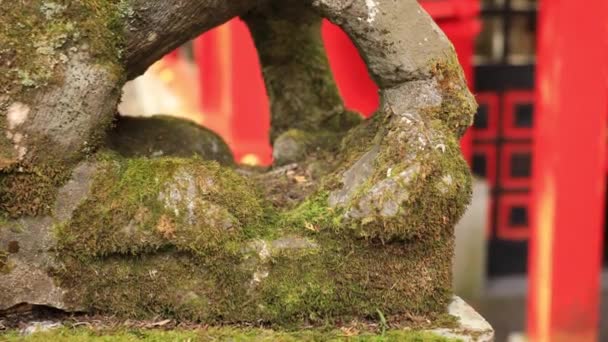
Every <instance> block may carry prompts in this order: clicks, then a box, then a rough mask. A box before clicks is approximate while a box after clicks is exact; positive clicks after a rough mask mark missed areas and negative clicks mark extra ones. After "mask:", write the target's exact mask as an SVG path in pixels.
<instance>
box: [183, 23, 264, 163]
mask: <svg viewBox="0 0 608 342" xmlns="http://www.w3.org/2000/svg"><path fill="white" fill-rule="evenodd" d="M194 53H195V58H196V62H197V64H198V67H199V74H200V84H201V108H202V111H203V113H204V114H205V121H204V124H205V125H206V126H207V127H209V128H211V129H212V130H214V131H216V132H217V133H218V134H220V135H221V136H222V137H223V138H224V139H225V140H226V142H227V143H228V144H229V145H230V147H231V149H232V152H233V153H234V156H235V159H236V160H237V161H240V160H241V158H242V157H244V156H245V155H248V154H253V155H255V156H256V157H257V158H258V160H259V163H260V164H261V165H268V164H270V163H271V162H272V151H271V147H270V143H269V141H268V130H269V128H270V115H269V112H270V109H269V104H268V97H267V95H266V90H265V86H264V80H263V78H262V74H261V68H260V64H259V60H258V55H257V51H256V49H255V46H254V44H253V40H252V39H251V35H250V34H249V30H248V29H247V26H246V25H245V23H243V22H242V21H241V20H240V19H233V20H231V21H229V22H228V23H226V24H224V25H222V26H220V27H217V28H215V29H213V30H211V31H208V32H207V33H205V34H203V35H201V36H200V37H198V38H197V39H195V40H194Z"/></svg>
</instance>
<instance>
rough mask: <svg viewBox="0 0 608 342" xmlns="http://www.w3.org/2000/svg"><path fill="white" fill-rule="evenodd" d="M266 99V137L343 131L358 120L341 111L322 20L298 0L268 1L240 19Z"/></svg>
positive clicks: (349, 113)
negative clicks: (253, 46) (251, 45)
mask: <svg viewBox="0 0 608 342" xmlns="http://www.w3.org/2000/svg"><path fill="white" fill-rule="evenodd" d="M244 19H245V21H246V22H247V25H248V26H249V29H250V31H251V34H252V36H253V39H254V41H255V44H256V47H257V49H258V53H259V56H260V61H261V64H262V71H263V74H264V80H265V82H266V90H267V92H268V96H269V97H270V103H271V111H272V116H271V140H273V141H274V140H275V139H276V138H277V137H278V136H279V135H280V134H282V133H283V132H285V131H287V130H289V129H299V130H302V131H307V132H317V131H319V130H327V131H344V130H346V129H348V128H350V127H352V126H353V125H354V124H356V123H358V122H360V121H361V118H360V116H359V115H358V114H356V113H353V112H349V111H346V110H345V109H344V106H343V104H342V99H341V98H340V94H339V93H338V89H337V88H336V85H335V82H334V79H333V76H332V73H331V69H330V67H329V62H328V60H327V56H326V54H325V49H324V46H323V41H322V37H321V20H322V18H321V17H320V16H319V15H318V14H317V13H315V12H314V11H313V10H312V9H311V8H309V6H307V5H305V4H302V3H301V2H299V1H293V0H290V1H287V2H286V1H271V2H269V3H268V4H267V5H262V6H261V7H260V8H258V9H256V10H254V11H252V12H250V13H248V14H247V15H246V16H245V17H244Z"/></svg>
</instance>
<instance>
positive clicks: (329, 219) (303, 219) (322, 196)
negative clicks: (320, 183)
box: [279, 191, 342, 232]
mask: <svg viewBox="0 0 608 342" xmlns="http://www.w3.org/2000/svg"><path fill="white" fill-rule="evenodd" d="M328 197H329V193H328V192H326V191H323V192H319V193H317V194H314V195H312V196H309V197H308V198H307V199H306V200H304V201H303V202H302V203H300V204H299V205H298V206H297V207H295V208H293V209H291V210H288V211H285V212H283V213H281V215H280V219H279V224H280V226H281V227H284V228H285V229H287V230H294V231H302V230H307V231H309V232H318V231H321V230H323V229H328V228H330V227H336V226H338V225H339V224H340V218H341V214H342V211H341V210H335V209H333V208H331V207H330V206H329V204H328V201H327V199H328Z"/></svg>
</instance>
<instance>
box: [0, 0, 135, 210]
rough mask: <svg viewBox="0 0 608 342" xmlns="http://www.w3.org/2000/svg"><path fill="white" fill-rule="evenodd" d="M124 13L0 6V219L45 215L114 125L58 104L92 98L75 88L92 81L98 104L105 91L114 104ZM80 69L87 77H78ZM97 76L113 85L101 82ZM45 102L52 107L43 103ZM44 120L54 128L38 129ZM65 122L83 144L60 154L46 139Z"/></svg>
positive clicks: (103, 8)
mask: <svg viewBox="0 0 608 342" xmlns="http://www.w3.org/2000/svg"><path fill="white" fill-rule="evenodd" d="M124 7H125V5H124V2H123V1H119V0H116V1H97V0H87V1H56V2H54V1H47V0H32V1H26V2H23V3H21V2H6V1H4V2H1V3H0V93H1V94H2V95H1V96H0V132H2V133H1V134H0V198H2V201H0V202H1V203H2V204H1V205H0V216H10V217H15V216H23V215H40V214H43V213H46V212H47V211H48V207H49V205H50V203H52V202H53V198H54V197H53V196H54V193H55V191H56V188H57V186H58V185H60V184H61V181H62V180H65V179H66V177H67V176H69V172H70V170H71V168H72V167H73V166H74V165H75V163H76V162H78V161H80V160H81V159H82V158H83V157H84V156H86V155H87V154H88V153H90V152H91V151H92V150H94V149H95V148H96V146H97V143H99V140H98V134H99V132H103V130H104V127H105V125H108V124H109V123H110V120H111V117H110V120H104V118H103V117H101V116H103V115H101V114H99V113H88V112H87V113H82V112H81V111H82V110H84V108H86V107H87V105H83V106H80V105H74V104H72V103H63V102H62V101H69V99H71V98H72V97H74V96H75V97H79V95H78V94H75V93H77V92H78V91H83V90H84V91H85V92H86V94H89V95H90V94H91V93H94V92H91V91H90V90H89V89H83V88H82V87H80V85H82V84H80V83H79V82H84V83H85V84H88V83H87V82H90V81H91V79H95V80H96V81H99V83H98V84H97V85H96V89H95V91H96V92H98V93H97V95H96V96H97V97H100V98H101V97H103V96H105V95H106V93H105V92H106V91H107V92H108V94H110V95H114V96H115V98H116V99H118V95H119V87H120V84H121V82H122V81H123V79H124V76H123V69H122V64H121V61H120V49H121V45H122V38H121V37H122V24H121V18H122V17H123V16H124V15H125V11H124ZM87 63H88V64H87ZM83 64H87V66H88V67H89V68H88V70H83V69H82V65H83ZM101 75H105V76H108V77H109V78H110V80H109V81H108V80H106V79H103V80H102V76H101ZM105 76H103V77H105ZM74 78H77V80H75V79H74ZM106 81H107V82H106ZM65 82H70V83H73V85H72V86H73V87H75V88H76V89H72V88H71V87H72V86H70V85H68V86H66V85H65ZM108 82H109V83H113V84H111V85H108V84H106V83H108ZM106 87H107V89H106ZM63 88H65V92H64V93H62V92H61V89H63ZM48 99H53V101H54V103H47V102H46V101H48ZM66 99H67V100H66ZM80 100H83V99H82V98H80ZM110 106H112V100H111V99H110V98H108V107H110ZM19 107H22V108H23V109H22V111H23V112H24V113H25V116H27V113H29V117H30V119H31V120H29V119H28V120H27V121H26V120H25V118H24V119H23V120H24V121H23V122H19V123H17V124H15V123H14V122H9V120H8V115H9V113H10V112H11V110H12V108H19ZM96 109H97V110H99V111H100V112H101V113H103V112H104V108H101V107H99V108H96ZM58 113H61V115H54V114H58ZM64 113H65V115H64ZM47 116H51V117H52V118H53V120H56V121H57V122H50V123H49V122H44V123H42V122H38V121H44V120H45V118H46V117H47ZM84 117H87V118H88V117H90V118H91V119H90V123H91V125H92V126H94V127H93V128H90V127H89V128H88V129H87V128H84V126H85V125H87V124H86V123H83V120H84V121H86V120H89V119H82V118H84ZM100 117H101V118H100ZM37 120H38V121H37ZM65 122H69V123H70V124H72V123H73V122H78V123H76V124H73V126H75V128H74V129H73V130H72V131H71V132H72V133H71V134H73V135H74V136H79V135H81V134H82V135H86V136H85V137H84V138H83V137H78V138H76V139H78V140H81V142H83V143H84V144H83V145H82V146H70V150H69V151H65V152H63V151H62V152H59V151H58V148H57V146H58V145H60V144H58V143H57V141H56V140H55V139H53V137H51V135H53V134H54V135H59V136H61V135H62V133H61V131H62V129H63V127H64V125H67V124H65ZM19 125H20V126H23V127H17V126H19ZM79 125H81V126H82V127H78V126H79ZM81 129H82V130H86V132H80V130H81ZM45 131H46V132H45ZM64 137H65V136H64ZM54 138H56V137H54ZM87 138H88V139H87Z"/></svg>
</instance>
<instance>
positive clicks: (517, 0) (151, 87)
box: [119, 0, 608, 341]
mask: <svg viewBox="0 0 608 342" xmlns="http://www.w3.org/2000/svg"><path fill="white" fill-rule="evenodd" d="M420 2H421V4H422V5H423V7H424V8H425V9H426V10H427V12H429V14H430V15H431V16H432V17H433V18H434V19H435V21H436V22H437V23H438V24H439V26H440V27H441V28H442V29H443V30H444V32H445V33H446V35H447V36H448V37H449V38H450V39H451V41H452V42H453V44H454V46H455V48H456V51H457V53H458V56H459V59H460V62H461V64H462V66H463V69H464V72H465V74H466V77H467V80H468V82H469V86H470V88H471V90H472V91H473V92H474V93H475V95H476V97H477V100H478V102H479V110H478V113H477V115H476V117H475V123H474V126H473V127H472V128H471V129H470V130H469V131H468V133H467V134H466V135H465V137H464V138H463V140H462V151H463V154H464V156H465V158H466V159H467V161H468V162H469V164H470V165H471V168H472V170H473V173H474V174H475V176H476V183H475V189H474V199H473V203H472V205H471V207H470V209H469V212H467V214H466V215H465V217H464V218H463V220H462V221H461V222H460V224H459V226H458V227H457V232H456V235H457V244H456V253H455V254H456V255H455V262H454V287H455V291H456V293H457V294H459V295H460V296H462V297H463V298H465V299H466V300H467V301H469V302H470V303H471V304H472V305H473V306H474V307H475V308H476V309H477V310H478V311H479V312H480V313H481V314H482V315H483V316H484V317H485V318H486V319H487V320H488V321H489V322H490V323H491V324H492V325H493V326H494V328H495V330H496V338H497V341H521V340H524V337H525V336H526V335H527V336H528V337H530V339H531V340H534V341H595V340H605V341H608V291H606V288H607V287H608V282H606V279H608V273H607V272H605V271H603V270H604V267H605V266H604V267H603V265H604V264H605V262H606V260H608V253H606V252H602V245H603V242H604V241H605V240H606V235H605V229H604V221H605V220H604V216H605V214H606V213H607V212H608V209H607V208H606V207H605V204H604V203H605V196H606V191H605V180H606V171H608V168H607V167H606V166H607V165H606V158H605V154H606V146H605V145H606V119H607V118H608V104H607V103H608V102H607V100H606V98H607V97H608V82H607V80H608V77H607V75H606V73H605V68H603V67H598V65H602V64H603V65H605V64H607V63H608V59H603V58H604V57H608V55H607V51H608V45H607V44H605V43H606V41H607V40H608V37H604V38H602V36H601V34H602V32H603V33H604V34H608V28H605V29H603V30H602V29H601V25H604V26H606V27H608V24H607V23H608V17H606V15H608V9H607V6H606V4H605V0H590V1H585V2H577V1H566V0H561V1H552V0H545V1H543V3H542V4H539V3H538V2H537V1H536V0H421V1H420ZM577 3H579V4H577ZM583 3H584V4H583ZM602 16H603V17H602ZM597 18H605V19H604V20H603V21H602V20H600V21H599V22H598V19H597ZM602 22H603V23H604V24H602ZM598 28H600V29H598ZM596 31H597V32H596ZM322 32H323V38H324V42H325V46H326V50H327V53H328V58H329V60H330V65H331V67H332V70H333V72H334V77H335V79H336V82H337V85H338V88H339V90H340V93H341V95H342V97H343V99H344V102H345V104H346V106H347V107H348V108H349V109H351V110H354V111H357V112H359V113H361V114H362V115H364V116H366V117H368V116H370V115H372V114H373V113H374V111H375V110H376V108H377V107H378V104H379V96H378V91H377V87H376V85H375V84H374V82H373V80H372V79H371V78H370V77H369V75H368V74H367V70H366V68H365V65H364V63H363V61H362V60H361V58H360V57H359V55H358V53H357V50H356V48H355V47H354V46H353V45H352V43H351V42H350V40H349V38H348V36H347V35H346V34H344V33H343V32H342V31H341V30H340V29H339V28H338V27H336V26H334V25H333V24H331V23H329V22H325V23H324V24H323V30H322ZM598 35H599V36H598ZM537 41H538V42H537ZM539 87H541V89H539ZM119 111H120V113H121V114H122V115H129V116H151V115H156V114H169V115H174V116H178V117H182V118H187V119H189V120H192V121H194V122H196V123H198V124H200V125H203V126H206V127H208V128H210V129H211V130H213V131H215V132H217V133H218V134H219V135H221V136H222V137H223V138H224V140H225V141H226V142H227V143H228V144H229V146H230V148H231V149H232V151H233V153H234V156H235V159H236V160H237V162H239V163H242V164H247V165H259V166H265V165H269V164H270V163H271V162H272V150H271V146H270V145H269V141H268V130H269V126H270V118H269V104H268V99H267V96H266V91H265V88H264V82H263V80H262V76H261V71H260V66H259V62H258V58H257V55H256V51H255V47H254V45H253V42H252V40H251V37H250V35H249V32H248V30H247V27H246V25H245V24H244V23H243V22H241V21H240V20H239V19H234V20H232V21H230V22H228V23H226V24H224V25H222V26H220V27H218V28H215V29H214V30H212V31H210V32H207V33H205V34H203V35H202V36H200V37H198V38H196V39H194V40H193V41H191V42H189V43H188V44H186V45H184V46H183V47H181V48H180V49H178V50H176V51H174V52H173V53H171V54H169V55H167V56H166V57H165V58H163V59H162V60H160V61H159V62H157V63H156V64H155V65H153V66H152V67H151V68H150V69H149V70H148V71H147V72H146V73H145V74H144V75H143V76H141V77H139V78H137V79H135V80H133V81H131V82H129V83H128V84H127V85H126V86H125V89H124V97H123V102H122V103H121V105H120V107H119ZM601 303H605V304H606V305H604V306H601V305H600V304H601Z"/></svg>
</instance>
